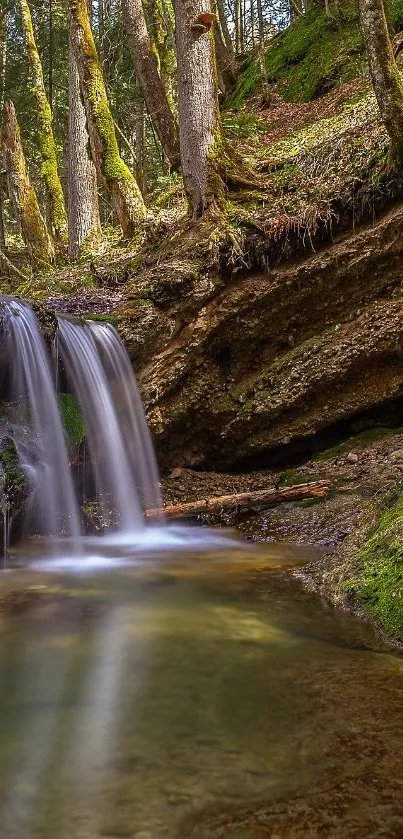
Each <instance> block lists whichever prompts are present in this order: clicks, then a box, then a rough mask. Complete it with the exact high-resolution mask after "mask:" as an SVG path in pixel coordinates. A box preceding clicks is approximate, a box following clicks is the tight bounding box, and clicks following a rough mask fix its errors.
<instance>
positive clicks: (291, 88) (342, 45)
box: [226, 0, 403, 109]
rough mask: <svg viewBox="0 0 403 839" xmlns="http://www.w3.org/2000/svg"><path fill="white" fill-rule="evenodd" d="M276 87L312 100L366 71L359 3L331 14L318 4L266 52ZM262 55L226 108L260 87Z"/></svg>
mask: <svg viewBox="0 0 403 839" xmlns="http://www.w3.org/2000/svg"><path fill="white" fill-rule="evenodd" d="M388 14H389V18H390V22H391V26H392V27H398V26H399V25H401V24H402V23H403V2H402V0H389V4H388ZM266 67H267V74H268V79H269V82H270V83H272V84H273V83H277V85H278V87H277V89H278V92H279V94H280V95H281V96H282V97H283V98H284V99H285V100H286V101H287V102H308V101H310V100H312V99H315V98H317V97H318V96H321V95H322V94H323V93H326V92H327V91H329V90H331V89H332V88H333V87H334V86H335V85H337V84H340V83H342V82H344V81H348V80H349V79H352V78H354V77H355V76H357V75H359V74H360V73H362V72H365V60H364V46H363V39H362V34H361V29H360V25H359V16H358V4H357V3H356V2H355V0H344V1H343V2H341V3H339V4H336V3H331V4H330V14H326V10H325V8H324V7H323V8H322V7H318V5H316V4H315V3H312V4H311V5H310V6H309V8H308V10H307V12H306V13H305V14H304V15H302V16H301V17H300V18H299V19H298V20H297V21H296V22H295V23H294V24H293V26H291V27H290V28H289V29H287V30H286V31H285V32H284V33H283V34H281V35H280V36H279V37H278V38H277V39H275V42H274V43H273V44H272V45H269V46H268V48H267V51H266ZM260 78H261V77H260V68H259V61H258V58H257V56H254V57H252V58H251V59H250V60H249V61H248V63H247V65H246V67H245V69H244V70H243V72H242V73H241V74H240V76H239V78H238V81H237V84H236V86H235V89H234V90H233V92H232V93H231V95H230V96H229V97H228V99H227V102H226V106H227V107H228V108H229V109H231V108H233V109H239V108H241V107H242V105H243V104H244V103H245V101H246V100H247V99H248V98H249V97H250V96H252V95H254V94H255V93H256V92H257V91H258V90H259V89H260Z"/></svg>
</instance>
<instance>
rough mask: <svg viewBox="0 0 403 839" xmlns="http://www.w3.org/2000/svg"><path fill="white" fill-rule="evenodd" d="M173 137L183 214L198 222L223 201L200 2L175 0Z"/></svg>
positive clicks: (209, 44)
mask: <svg viewBox="0 0 403 839" xmlns="http://www.w3.org/2000/svg"><path fill="white" fill-rule="evenodd" d="M174 7H175V19H176V31H175V37H176V55H177V61H178V104H179V135H180V149H181V164H182V174H183V181H184V186H185V191H186V195H187V199H188V203H189V208H190V210H191V212H192V214H193V216H194V217H198V216H201V215H202V214H203V212H204V211H205V210H206V209H207V208H208V207H209V206H210V205H211V204H213V203H217V204H220V203H221V202H222V200H223V198H224V195H225V187H224V182H223V180H222V178H221V176H220V174H219V165H218V164H219V160H218V159H219V157H220V153H221V146H222V137H221V126H220V118H219V110H218V91H217V76H216V69H215V50H214V39H213V33H212V32H211V30H210V31H207V30H206V29H205V28H203V27H202V26H201V25H200V24H199V23H198V17H199V15H200V14H201V13H203V12H204V11H205V4H204V3H203V0H175V3H174Z"/></svg>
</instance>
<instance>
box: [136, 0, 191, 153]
mask: <svg viewBox="0 0 403 839" xmlns="http://www.w3.org/2000/svg"><path fill="white" fill-rule="evenodd" d="M122 2H123V14H124V20H125V28H126V33H127V39H128V44H129V48H130V52H131V56H132V59H133V64H134V70H135V73H136V78H137V81H138V83H139V87H140V90H141V92H142V94H143V97H144V101H145V103H146V107H147V110H148V113H149V115H150V118H151V120H152V123H153V126H154V129H155V132H156V134H157V136H158V138H159V141H160V143H161V146H162V148H163V150H164V153H165V155H166V157H167V158H168V160H169V162H170V164H171V167H172V168H173V169H177V168H178V167H179V159H180V155H179V136H178V129H177V126H176V123H175V120H174V116H173V113H172V111H171V108H170V107H169V102H168V99H167V95H166V92H165V90H164V87H163V84H162V81H161V77H160V75H159V72H158V63H157V58H156V56H155V53H154V52H153V51H152V48H151V39H150V36H149V34H148V30H147V26H146V21H145V17H144V11H143V6H142V2H141V0H122Z"/></svg>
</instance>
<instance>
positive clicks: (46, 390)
mask: <svg viewBox="0 0 403 839" xmlns="http://www.w3.org/2000/svg"><path fill="white" fill-rule="evenodd" d="M2 308H3V316H4V318H5V321H6V323H7V329H6V330H5V342H6V345H7V346H6V349H7V356H8V358H9V359H10V369H11V373H12V375H11V389H10V396H11V400H12V403H13V405H14V408H15V414H17V415H18V419H15V420H12V421H11V426H13V437H14V440H15V445H16V448H17V451H18V454H19V457H20V461H21V465H22V467H23V468H24V469H25V470H26V472H27V475H28V478H29V480H30V484H31V487H32V503H31V511H30V515H31V516H32V517H33V520H34V522H35V529H36V531H38V530H39V531H40V532H42V533H45V534H49V535H51V536H53V537H55V536H60V535H64V536H69V537H71V540H72V550H73V553H79V551H80V525H79V514H78V506H77V501H76V496H75V490H74V486H73V480H72V476H71V472H70V468H69V461H68V455H67V448H66V443H65V438H64V431H63V426H62V422H61V418H60V413H59V407H58V402H57V396H56V391H55V387H54V383H53V377H52V371H51V366H50V361H49V354H48V352H47V349H46V345H45V342H44V339H43V337H42V334H41V332H40V329H39V326H38V323H37V319H36V317H35V314H34V312H33V311H32V309H30V308H29V307H28V306H26V305H24V304H22V303H21V302H20V301H18V300H14V299H10V300H3V307H2ZM17 406H19V409H20V410H18V409H17ZM21 426H23V427H24V432H25V439H23V438H22V436H21V433H20V430H21ZM27 429H28V430H29V434H28V437H31V443H32V442H33V443H34V448H35V450H36V456H35V458H34V459H32V458H30V459H29V458H28V456H27V451H28V448H29V446H27V443H26V438H27Z"/></svg>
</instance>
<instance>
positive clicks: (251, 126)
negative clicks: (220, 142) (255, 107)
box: [222, 111, 267, 142]
mask: <svg viewBox="0 0 403 839" xmlns="http://www.w3.org/2000/svg"><path fill="white" fill-rule="evenodd" d="M222 127H223V132H224V135H225V137H226V138H227V139H228V140H248V141H250V142H252V141H253V140H259V138H260V137H261V135H262V134H263V133H264V132H265V131H267V123H266V122H265V120H264V119H262V117H259V116H256V114H250V113H248V112H247V111H240V112H239V113H229V112H228V111H226V112H225V113H224V114H223V116H222Z"/></svg>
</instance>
